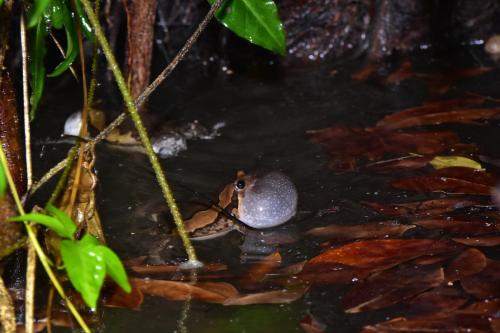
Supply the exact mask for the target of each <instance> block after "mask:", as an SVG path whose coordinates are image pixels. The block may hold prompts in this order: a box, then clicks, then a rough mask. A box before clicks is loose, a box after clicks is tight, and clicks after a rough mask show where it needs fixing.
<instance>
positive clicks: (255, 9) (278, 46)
mask: <svg viewBox="0 0 500 333" xmlns="http://www.w3.org/2000/svg"><path fill="white" fill-rule="evenodd" d="M208 2H209V3H210V4H213V3H214V2H215V0H208ZM215 17H216V18H217V20H219V22H221V23H222V24H223V25H224V26H226V27H227V28H229V29H230V30H231V31H233V32H234V33H235V34H237V35H238V36H240V37H242V38H245V39H246V40H248V41H249V42H251V43H254V44H257V45H259V46H261V47H263V48H266V49H268V50H271V51H273V52H275V53H278V54H281V55H285V54H286V40H285V30H284V28H283V24H282V23H281V20H280V18H279V16H278V9H277V7H276V4H275V3H274V1H273V0H227V1H226V3H225V4H224V5H223V6H222V8H220V9H219V10H218V11H217V13H216V14H215Z"/></svg>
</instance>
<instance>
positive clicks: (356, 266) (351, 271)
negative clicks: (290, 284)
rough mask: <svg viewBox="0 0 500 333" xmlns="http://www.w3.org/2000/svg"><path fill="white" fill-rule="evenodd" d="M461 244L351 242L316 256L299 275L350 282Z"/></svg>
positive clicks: (315, 281)
mask: <svg viewBox="0 0 500 333" xmlns="http://www.w3.org/2000/svg"><path fill="white" fill-rule="evenodd" d="M460 247H461V246H460V245H458V244H456V243H454V242H450V241H443V240H431V239H386V240H368V241H361V242H354V243H350V244H347V245H344V246H341V247H338V248H334V249H330V250H327V251H326V252H324V253H322V254H320V255H318V256H316V257H314V258H312V259H311V260H309V261H308V262H307V263H306V264H305V265H304V269H303V270H302V272H301V273H300V274H299V277H300V278H301V279H303V280H305V281H308V282H311V283H313V284H335V283H349V282H351V281H352V280H353V279H363V278H365V277H367V276H368V275H369V274H371V273H373V272H377V271H381V270H385V269H387V268H391V267H394V266H396V265H398V264H401V263H404V262H406V261H409V260H412V259H415V258H418V257H422V256H432V255H439V254H444V253H450V254H451V253H453V252H455V251H458V250H459V249H460Z"/></svg>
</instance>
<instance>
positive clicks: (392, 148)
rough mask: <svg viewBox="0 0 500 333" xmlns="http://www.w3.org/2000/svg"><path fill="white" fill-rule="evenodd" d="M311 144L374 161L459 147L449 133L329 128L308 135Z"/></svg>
mask: <svg viewBox="0 0 500 333" xmlns="http://www.w3.org/2000/svg"><path fill="white" fill-rule="evenodd" d="M308 133H309V134H310V135H311V141H312V142H314V143H318V144H320V145H322V146H323V147H324V148H325V149H326V150H328V151H329V152H330V153H331V154H333V155H335V156H341V157H342V158H344V157H345V156H351V157H356V158H366V159H367V160H370V161H374V160H377V159H379V158H380V157H382V156H383V155H384V154H387V153H393V154H405V155H407V154H408V153H417V154H423V155H436V154H438V153H441V152H443V151H446V150H447V149H449V148H451V147H453V146H454V145H455V144H457V143H459V141H460V140H459V138H458V136H457V135H456V134H455V133H454V132H450V131H434V132H429V131H406V132H396V131H385V130H380V129H377V128H347V127H331V128H325V129H320V130H314V131H308Z"/></svg>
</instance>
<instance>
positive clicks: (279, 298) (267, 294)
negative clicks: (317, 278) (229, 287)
mask: <svg viewBox="0 0 500 333" xmlns="http://www.w3.org/2000/svg"><path fill="white" fill-rule="evenodd" d="M308 289H309V287H308V286H306V285H302V286H300V287H298V288H296V289H293V290H288V289H282V290H272V291H264V292H260V293H255V294H247V295H239V296H233V297H229V298H228V299H226V300H225V301H224V302H223V303H222V304H223V305H249V304H283V303H291V302H294V301H296V300H298V299H299V298H301V297H302V296H304V294H305V293H306V292H307V290H308Z"/></svg>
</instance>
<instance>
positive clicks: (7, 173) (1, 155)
mask: <svg viewBox="0 0 500 333" xmlns="http://www.w3.org/2000/svg"><path fill="white" fill-rule="evenodd" d="M0 163H1V165H2V167H3V169H4V170H5V176H6V178H7V182H8V183H9V188H10V191H11V193H12V197H13V198H14V202H15V203H16V207H17V210H18V212H19V214H21V215H25V214H26V213H25V211H24V208H23V205H22V204H21V200H20V198H19V194H18V193H17V190H16V186H15V184H14V180H13V179H12V175H11V174H10V170H9V166H8V164H7V158H6V157H5V152H4V150H3V144H2V143H1V142H0ZM24 226H25V227H26V232H27V234H28V237H29V239H30V242H31V243H32V244H33V247H34V248H35V251H36V254H37V255H38V258H39V259H40V262H41V263H42V266H43V268H44V269H45V271H46V272H47V275H48V276H49V279H50V281H51V282H52V284H53V285H54V288H56V290H57V292H58V293H59V295H60V296H61V298H62V299H63V300H64V301H65V302H66V306H67V307H68V309H69V311H70V312H71V313H72V314H73V316H74V317H75V319H76V321H77V322H78V324H79V325H80V327H81V328H82V329H83V330H84V332H86V333H90V332H91V331H90V328H89V327H88V326H87V324H86V323H85V321H84V320H83V318H82V316H81V315H80V314H79V313H78V310H77V309H76V308H75V306H74V305H73V303H71V301H70V300H69V299H68V297H67V296H66V294H65V293H64V289H63V287H62V286H61V284H60V283H59V281H58V280H57V278H56V275H55V274H54V271H53V270H52V268H51V267H50V264H49V259H48V258H47V256H46V255H45V253H44V252H43V249H42V246H41V245H40V243H39V242H38V239H37V238H36V234H35V231H34V230H33V228H32V227H31V225H30V224H29V223H28V222H24Z"/></svg>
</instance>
